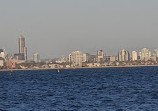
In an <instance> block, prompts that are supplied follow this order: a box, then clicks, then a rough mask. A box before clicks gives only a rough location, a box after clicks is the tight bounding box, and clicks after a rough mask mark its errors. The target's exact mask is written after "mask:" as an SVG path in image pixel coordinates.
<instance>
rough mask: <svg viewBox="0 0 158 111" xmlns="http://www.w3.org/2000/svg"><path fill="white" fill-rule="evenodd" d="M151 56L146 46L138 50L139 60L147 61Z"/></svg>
mask: <svg viewBox="0 0 158 111" xmlns="http://www.w3.org/2000/svg"><path fill="white" fill-rule="evenodd" d="M150 57H151V52H150V51H149V49H147V48H143V49H142V50H141V52H140V60H142V61H148V60H149V59H150Z"/></svg>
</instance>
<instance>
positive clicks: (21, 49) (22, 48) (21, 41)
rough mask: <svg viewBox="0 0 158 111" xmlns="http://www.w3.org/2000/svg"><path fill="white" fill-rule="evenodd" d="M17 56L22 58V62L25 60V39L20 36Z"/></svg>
mask: <svg viewBox="0 0 158 111" xmlns="http://www.w3.org/2000/svg"><path fill="white" fill-rule="evenodd" d="M19 54H21V55H23V56H24V57H23V58H24V60H27V48H26V47H25V38H24V37H23V35H21V34H20V37H19Z"/></svg>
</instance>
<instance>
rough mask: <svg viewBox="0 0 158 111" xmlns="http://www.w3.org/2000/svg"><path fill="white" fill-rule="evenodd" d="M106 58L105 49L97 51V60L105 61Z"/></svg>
mask: <svg viewBox="0 0 158 111" xmlns="http://www.w3.org/2000/svg"><path fill="white" fill-rule="evenodd" d="M103 60H104V52H103V50H98V51H97V62H103Z"/></svg>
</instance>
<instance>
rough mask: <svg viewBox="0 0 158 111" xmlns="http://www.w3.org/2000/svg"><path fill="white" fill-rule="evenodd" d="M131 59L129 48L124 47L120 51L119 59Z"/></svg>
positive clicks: (120, 60)
mask: <svg viewBox="0 0 158 111" xmlns="http://www.w3.org/2000/svg"><path fill="white" fill-rule="evenodd" d="M129 60H130V54H129V52H128V51H127V50H125V49H123V50H121V51H120V52H119V53H118V61H119V62H124V61H129Z"/></svg>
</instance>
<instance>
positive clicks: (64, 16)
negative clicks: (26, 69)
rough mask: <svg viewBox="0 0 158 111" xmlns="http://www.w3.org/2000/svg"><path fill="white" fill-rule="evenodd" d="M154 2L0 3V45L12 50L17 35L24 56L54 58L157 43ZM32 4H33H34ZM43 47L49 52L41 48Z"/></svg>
mask: <svg viewBox="0 0 158 111" xmlns="http://www.w3.org/2000/svg"><path fill="white" fill-rule="evenodd" d="M157 4H158V1H148V0H140V1H131V0H121V1H111V0H104V1H103V0H97V1H96V0H86V1H85V0H80V1H74V0H69V1H64V0H61V1H49V0H45V1H41V0H38V1H37V0H35V1H31V0H27V1H20V0H14V1H2V2H1V4H0V13H1V18H0V21H1V23H2V24H1V26H0V39H1V41H0V47H1V48H3V49H6V50H7V52H10V53H14V52H16V51H17V48H18V46H17V45H16V44H15V43H16V41H15V38H18V36H19V34H20V33H22V34H23V35H24V36H25V38H26V40H27V44H26V45H27V46H28V47H27V48H28V49H31V50H28V54H29V57H30V56H31V55H33V54H34V53H36V52H37V53H39V54H40V55H41V58H55V57H59V56H60V55H66V54H67V53H70V52H72V51H75V50H81V51H83V52H89V53H94V54H95V53H96V51H97V50H100V49H102V50H103V51H105V52H106V53H107V54H108V55H112V54H117V53H116V52H118V51H119V50H120V49H123V48H125V49H126V50H129V51H132V50H140V49H142V48H144V47H147V48H149V49H150V50H153V49H156V48H157V47H158V45H157V41H158V38H157V36H158V33H157V27H158V21H157V19H158V15H157ZM35 7H36V8H35ZM46 49H48V50H46Z"/></svg>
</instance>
